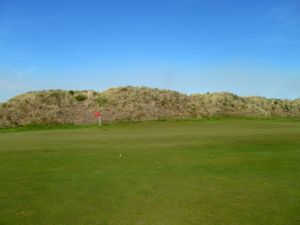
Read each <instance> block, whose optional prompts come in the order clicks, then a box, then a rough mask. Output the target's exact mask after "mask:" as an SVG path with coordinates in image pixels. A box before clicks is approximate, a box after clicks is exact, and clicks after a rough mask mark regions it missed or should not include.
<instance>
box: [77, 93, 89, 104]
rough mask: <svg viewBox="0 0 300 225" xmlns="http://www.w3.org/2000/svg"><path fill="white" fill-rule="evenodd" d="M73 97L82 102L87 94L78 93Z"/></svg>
mask: <svg viewBox="0 0 300 225" xmlns="http://www.w3.org/2000/svg"><path fill="white" fill-rule="evenodd" d="M75 99H76V100H77V101H79V102H82V101H85V100H86V99H87V96H86V95H85V94H82V93H79V94H77V95H76V96H75Z"/></svg>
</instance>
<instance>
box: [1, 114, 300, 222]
mask: <svg viewBox="0 0 300 225" xmlns="http://www.w3.org/2000/svg"><path fill="white" fill-rule="evenodd" d="M0 224H1V225H2V224H3V225H60V224H62V225H93V224H101V225H135V224H136V225H185V224H195V225H202V224H203V225H221V224H228V225H239V224H240V225H250V224H251V225H253V224H261V225H268V224H270V225H276V224H278V225H295V224H300V122H295V121H276V120H270V121H267V120H242V119H241V120H237V119H236V120H233V119H224V120H211V121H209V120H207V121H165V122H163V121H161V122H144V123H136V124H123V125H122V124H119V125H110V126H104V127H103V128H101V129H99V128H97V127H82V128H74V129H70V128H68V129H67V128H66V129H64V128H60V129H50V130H46V129H40V130H39V129H28V130H22V131H3V132H0Z"/></svg>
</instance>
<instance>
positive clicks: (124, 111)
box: [0, 87, 300, 127]
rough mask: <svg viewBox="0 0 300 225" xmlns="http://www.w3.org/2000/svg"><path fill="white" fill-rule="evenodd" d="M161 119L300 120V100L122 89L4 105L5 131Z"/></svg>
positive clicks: (45, 94)
mask: <svg viewBox="0 0 300 225" xmlns="http://www.w3.org/2000/svg"><path fill="white" fill-rule="evenodd" d="M97 110H101V111H102V114H103V120H104V122H112V121H145V120H157V119H162V118H168V119H169V118H177V119H178V118H179V119H186V118H210V117H253V118H272V117H289V118H300V100H299V99H295V100H285V99H267V98H263V97H255V96H254V97H240V96H237V95H235V94H231V93H227V92H220V93H206V94H194V95H186V94H183V93H179V92H176V91H170V90H162V89H156V88H155V89H154V88H146V87H120V88H111V89H108V90H106V91H103V92H95V91H63V90H49V91H39V92H30V93H26V94H23V95H19V96H16V97H14V98H12V99H10V100H9V101H8V102H6V103H3V104H0V127H18V126H24V125H30V124H39V125H41V124H42V125H47V124H81V125H82V124H93V123H95V122H96V119H95V117H94V114H93V112H95V111H97Z"/></svg>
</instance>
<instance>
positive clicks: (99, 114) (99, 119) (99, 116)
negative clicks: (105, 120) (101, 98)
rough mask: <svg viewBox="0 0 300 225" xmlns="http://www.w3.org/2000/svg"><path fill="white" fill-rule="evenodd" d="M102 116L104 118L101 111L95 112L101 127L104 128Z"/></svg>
mask: <svg viewBox="0 0 300 225" xmlns="http://www.w3.org/2000/svg"><path fill="white" fill-rule="evenodd" d="M101 116H102V114H101V112H100V111H97V112H95V117H97V118H98V123H99V127H101V126H102V121H101Z"/></svg>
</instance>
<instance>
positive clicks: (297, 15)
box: [0, 0, 300, 101]
mask: <svg viewBox="0 0 300 225" xmlns="http://www.w3.org/2000/svg"><path fill="white" fill-rule="evenodd" d="M120 85H133V86H141V85H145V86H150V87H158V88H167V89H174V90H178V91H181V92H184V93H202V92H207V91H209V92H214V91H229V92H234V93H236V94H239V95H243V96H248V95H261V96H266V97H276V98H298V97H300V1H299V0H287V1H285V0H280V1H279V0H251V1H250V0H249V1H248V0H245V1H240V0H235V1H234V0H226V1H225V0H207V1H201V0H198V1H195V0H180V1H179V0H170V1H167V0H136V1H133V0H130V1H126V0H122V1H117V0H105V1H104V0H103V1H102V0H97V1H96V0H94V1H92V0H85V1H83V0H82V1H76V0H73V1H71V0H70V1H67V0H59V1H58V0H51V1H48V0H43V1H40V0H36V1H33V0H26V1H23V0H19V1H18V0H0V101H5V100H7V99H9V98H10V97H12V96H14V95H16V94H20V93H23V92H25V91H31V90H42V89H93V90H97V91H101V90H105V89H107V88H110V87H114V86H120Z"/></svg>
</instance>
